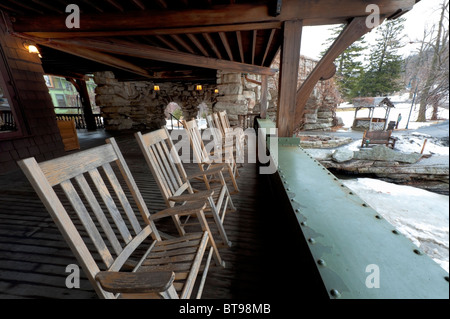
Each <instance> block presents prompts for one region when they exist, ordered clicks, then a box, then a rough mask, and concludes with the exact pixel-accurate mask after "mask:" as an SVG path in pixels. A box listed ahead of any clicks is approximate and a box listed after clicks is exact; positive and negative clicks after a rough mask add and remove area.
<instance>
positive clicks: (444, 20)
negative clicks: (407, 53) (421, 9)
mask: <svg viewBox="0 0 450 319" xmlns="http://www.w3.org/2000/svg"><path fill="white" fill-rule="evenodd" d="M448 5H449V3H448V0H444V1H443V2H442V3H441V7H440V10H441V14H440V19H439V22H438V24H437V25H434V26H433V29H432V30H431V32H430V33H429V37H428V36H427V32H425V33H424V39H423V40H422V45H421V50H420V53H419V61H420V64H423V65H420V64H419V65H418V66H417V75H416V76H415V78H416V79H417V81H419V82H422V83H423V85H421V86H420V87H419V90H418V93H419V94H418V96H419V102H420V107H419V115H418V118H417V121H418V122H425V121H426V110H427V107H428V106H429V105H430V106H431V107H433V115H432V119H437V115H438V114H437V110H438V106H439V105H440V103H441V102H442V101H443V100H444V99H445V98H446V97H447V96H448V93H449V80H448V76H449V48H448V45H449V30H448ZM427 38H429V39H430V41H427ZM430 58H431V61H430ZM428 61H429V62H428ZM427 62H428V63H427Z"/></svg>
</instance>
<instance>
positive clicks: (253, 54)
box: [252, 30, 258, 64]
mask: <svg viewBox="0 0 450 319" xmlns="http://www.w3.org/2000/svg"><path fill="white" fill-rule="evenodd" d="M257 35H258V30H253V40H252V64H255V54H256V36H257Z"/></svg>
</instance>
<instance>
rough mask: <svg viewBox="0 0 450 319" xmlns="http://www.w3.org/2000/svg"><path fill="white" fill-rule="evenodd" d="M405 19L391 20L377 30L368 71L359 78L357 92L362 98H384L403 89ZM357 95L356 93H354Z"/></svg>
mask: <svg viewBox="0 0 450 319" xmlns="http://www.w3.org/2000/svg"><path fill="white" fill-rule="evenodd" d="M404 21H405V19H404V18H399V19H396V20H389V21H387V22H385V23H384V24H382V25H381V26H379V27H378V29H377V31H376V32H377V35H378V37H377V39H376V41H377V44H376V45H374V46H372V48H371V52H370V57H369V65H368V67H367V71H365V72H363V74H362V76H361V77H360V78H359V81H358V84H357V86H356V90H357V92H358V95H360V96H384V95H388V94H392V93H394V92H396V91H398V90H400V89H401V87H402V84H401V81H399V80H400V77H401V74H402V63H403V60H402V57H401V56H400V55H399V54H398V53H397V52H398V50H399V49H400V48H401V47H402V43H401V38H402V32H403V29H404V26H403V22H404ZM353 95H354V96H355V95H356V91H354V92H353Z"/></svg>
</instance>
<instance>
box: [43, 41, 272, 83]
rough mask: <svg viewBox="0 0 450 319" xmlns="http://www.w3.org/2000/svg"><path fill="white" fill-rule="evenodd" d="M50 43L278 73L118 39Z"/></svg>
mask: <svg viewBox="0 0 450 319" xmlns="http://www.w3.org/2000/svg"><path fill="white" fill-rule="evenodd" d="M44 42H45V41H44ZM50 43H52V44H53V46H55V45H56V44H58V45H61V46H63V47H66V48H67V47H71V48H77V49H81V48H85V49H88V50H92V51H93V50H98V51H105V52H108V53H110V54H118V55H124V56H131V57H136V58H142V59H148V60H154V61H161V62H168V63H175V64H182V65H189V66H195V67H201V68H207V69H215V70H228V71H232V72H245V73H255V74H267V75H273V74H275V72H276V71H277V70H275V69H271V68H267V67H261V66H254V65H250V64H245V63H239V62H233V61H225V60H219V59H214V58H208V57H203V56H198V55H194V54H189V53H184V52H177V51H172V50H167V49H162V48H155V47H152V46H149V45H144V44H137V43H131V42H128V41H122V40H118V39H114V40H98V39H67V40H52V41H51V42H50ZM69 53H70V52H69Z"/></svg>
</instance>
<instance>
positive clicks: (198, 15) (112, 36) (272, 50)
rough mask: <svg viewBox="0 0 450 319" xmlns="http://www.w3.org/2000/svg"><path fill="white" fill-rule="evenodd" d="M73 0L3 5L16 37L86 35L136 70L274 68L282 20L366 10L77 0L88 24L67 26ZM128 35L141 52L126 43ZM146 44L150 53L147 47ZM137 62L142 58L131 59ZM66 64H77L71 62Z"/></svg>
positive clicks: (293, 0) (312, 0) (398, 3)
mask: <svg viewBox="0 0 450 319" xmlns="http://www.w3.org/2000/svg"><path fill="white" fill-rule="evenodd" d="M73 2H74V1H72V0H56V1H55V0H52V1H51V0H20V1H19V0H2V3H1V4H0V9H1V10H4V11H6V12H7V13H8V14H9V15H10V16H11V17H12V23H11V26H12V29H13V30H14V33H15V34H16V35H18V36H25V37H30V38H37V41H36V42H37V43H41V44H42V45H46V43H49V42H48V41H51V42H54V41H56V42H57V43H59V44H60V45H62V46H64V45H68V46H71V45H72V46H77V45H78V44H80V43H82V42H78V44H75V43H74V42H73V40H81V39H82V38H87V39H86V40H87V41H86V42H85V43H84V45H85V46H84V47H83V48H84V50H79V49H77V50H75V51H77V52H82V53H84V52H88V53H89V54H88V56H84V57H85V58H92V57H93V56H94V54H91V53H92V52H90V51H89V50H91V51H97V52H99V53H100V54H99V55H98V56H99V57H101V58H100V59H98V60H94V61H96V62H98V63H105V59H104V58H106V57H107V55H111V56H113V58H115V59H114V65H116V66H117V67H120V65H119V64H118V63H120V60H123V61H124V65H123V66H124V68H122V69H126V70H127V71H130V70H131V71H132V70H133V69H134V70H137V71H139V73H138V74H139V75H145V72H147V73H149V74H152V70H154V68H155V63H153V61H160V62H164V63H165V65H170V63H172V64H174V65H181V64H183V63H187V64H186V65H187V66H191V67H195V68H199V67H200V68H207V69H208V68H209V69H213V68H219V67H222V68H229V70H230V71H239V70H240V71H241V72H255V73H259V74H271V73H273V71H272V70H271V69H270V68H269V67H270V65H271V63H272V61H273V58H274V57H275V55H276V53H277V52H278V50H279V48H280V45H281V42H282V32H281V25H282V23H283V22H284V21H289V20H292V19H296V20H297V19H301V20H303V25H314V24H327V23H337V22H341V23H342V22H346V21H348V20H349V19H350V18H353V17H355V16H361V15H362V16H366V15H367V13H366V12H365V6H366V1H352V0H339V3H338V4H337V3H336V0H302V1H300V0H284V1H283V2H282V6H281V11H279V12H278V13H277V14H275V13H274V11H275V5H276V4H277V1H272V0H240V1H234V0H146V1H144V0H131V1H130V0H101V1H94V0H78V1H75V2H76V3H77V4H78V5H79V7H80V10H81V12H82V15H81V18H82V20H81V23H82V28H81V29H79V30H77V29H71V30H69V29H67V28H66V26H65V23H64V21H65V17H66V15H67V13H65V6H66V5H68V4H70V3H73ZM372 2H373V3H375V4H379V6H380V8H381V9H382V10H383V11H386V12H388V13H390V14H393V13H395V12H397V11H398V9H399V8H401V9H405V8H408V7H411V6H412V5H413V4H414V3H415V0H373V1H372ZM119 37H122V38H119ZM92 39H97V40H99V41H102V42H103V43H106V44H108V45H110V47H109V48H110V49H112V51H111V52H107V51H105V50H104V49H98V48H95V47H93V46H90V47H86V43H87V42H89V41H91V40H92ZM123 40H125V41H127V45H128V46H129V50H128V51H129V52H134V54H135V55H133V54H130V53H129V52H128V53H127V52H124V51H123V50H122V48H121V44H120V41H123ZM116 41H119V43H116ZM142 46H144V47H146V48H148V49H149V54H147V55H146V54H143V53H142V50H141V49H143V47H142ZM53 47H54V48H55V46H53ZM169 51H170V52H169ZM158 55H161V56H158ZM152 59H155V60H153V61H152ZM44 60H45V59H44ZM133 61H139V63H141V64H140V65H139V66H137V65H135V66H133V64H134V62H133ZM63 65H64V64H59V66H61V67H63ZM66 67H67V68H68V69H69V68H70V67H71V66H70V62H68V64H67V65H66ZM142 70H145V72H142Z"/></svg>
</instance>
